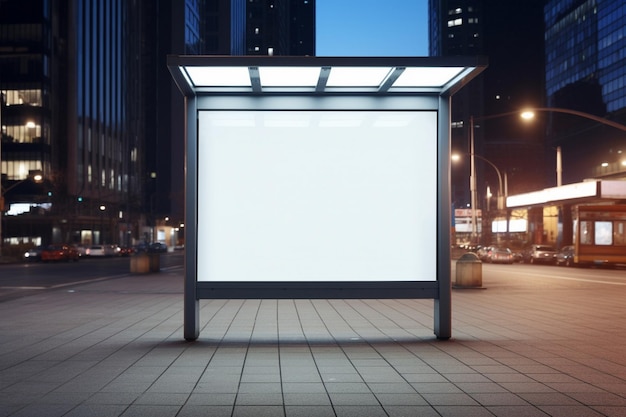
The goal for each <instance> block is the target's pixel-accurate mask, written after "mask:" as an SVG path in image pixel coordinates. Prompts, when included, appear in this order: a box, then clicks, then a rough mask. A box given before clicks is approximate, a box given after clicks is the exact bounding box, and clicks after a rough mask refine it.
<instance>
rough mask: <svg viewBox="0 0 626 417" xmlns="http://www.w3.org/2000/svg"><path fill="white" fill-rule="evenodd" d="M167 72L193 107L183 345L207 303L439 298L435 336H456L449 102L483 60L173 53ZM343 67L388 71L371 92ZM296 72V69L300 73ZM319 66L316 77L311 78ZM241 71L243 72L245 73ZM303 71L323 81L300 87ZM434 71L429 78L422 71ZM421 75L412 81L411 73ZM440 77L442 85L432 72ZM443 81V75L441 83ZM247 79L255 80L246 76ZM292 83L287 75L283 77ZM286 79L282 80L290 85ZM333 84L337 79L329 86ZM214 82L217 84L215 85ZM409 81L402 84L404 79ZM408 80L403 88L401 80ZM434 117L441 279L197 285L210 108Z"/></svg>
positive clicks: (188, 126) (189, 111)
mask: <svg viewBox="0 0 626 417" xmlns="http://www.w3.org/2000/svg"><path fill="white" fill-rule="evenodd" d="M168 67H169V69H170V72H171V74H172V77H173V78H174V81H175V82H176V84H177V86H178V88H179V89H180V91H181V92H182V93H183V95H184V98H185V100H184V103H185V109H184V110H185V117H186V122H185V235H186V241H185V286H184V338H185V339H186V340H195V339H197V338H198V337H199V334H200V313H199V311H200V306H199V301H200V300H201V299H317V298H322V299H331V298H334V299H355V298H359V299H383V298H416V299H418V298H419V299H433V300H434V314H433V319H434V334H435V335H436V337H437V338H439V339H448V338H450V337H451V335H452V329H451V327H452V326H451V315H452V313H451V311H452V306H451V277H450V218H451V213H450V207H451V205H450V100H451V96H452V94H453V93H454V92H455V91H457V90H458V89H460V88H461V87H462V86H463V85H465V84H466V83H467V82H469V81H470V80H471V79H473V78H474V77H475V76H476V75H478V74H479V73H480V72H481V71H482V70H483V69H484V68H485V67H486V60H485V59H483V58H471V57H470V58H468V57H462V58H459V57H454V58H426V57H400V58H394V57H380V58H377V57H367V58H364V57H356V58H339V57H337V58H330V57H328V58H323V57H267V56H262V57H259V56H236V57H235V56H169V57H168ZM265 68H271V69H272V70H273V71H280V70H282V69H284V70H285V71H287V73H288V72H289V71H293V73H294V74H295V76H294V78H293V80H295V82H294V81H289V82H288V83H286V85H277V84H273V85H265V84H264V79H263V69H265ZM335 68H340V69H341V70H343V71H344V72H345V71H347V72H348V73H349V72H350V71H353V72H354V73H355V76H356V75H358V73H359V72H360V71H361V72H363V73H367V71H366V70H367V69H369V68H376V69H380V68H385V69H387V68H388V71H383V72H385V74H386V75H385V77H384V78H382V79H381V80H378V81H375V82H372V83H371V84H370V83H369V81H367V80H366V81H363V83H362V85H336V84H332V82H331V81H332V78H330V77H329V74H332V72H333V70H334V69H335ZM203 69H207V71H208V72H210V71H217V70H225V71H226V72H225V73H226V74H234V73H237V72H239V73H241V74H243V79H242V80H240V81H232V82H231V81H225V80H224V79H222V78H220V79H216V78H215V76H214V77H213V78H211V77H210V76H206V77H205V76H204V74H202V71H203ZM294 69H295V71H294ZM311 69H313V71H310V70H311ZM239 70H242V71H239ZM304 70H307V72H308V73H311V72H313V74H314V75H317V74H319V76H318V78H317V79H314V80H313V81H312V82H311V81H308V82H307V83H303V84H302V85H300V84H298V76H299V74H300V75H301V74H303V73H304ZM422 70H425V72H420V71H422ZM403 74H406V75H407V77H408V75H415V77H414V78H412V79H409V80H407V77H405V78H404V79H403V78H402V75H403ZM429 74H430V75H433V74H434V75H437V76H438V78H436V80H435V81H433V82H431V81H430V80H427V76H428V75H429ZM442 74H443V78H442ZM246 77H249V78H248V79H246ZM282 79H284V77H283V78H282ZM282 79H281V80H282ZM329 79H330V80H331V81H329ZM207 80H208V81H207ZM402 80H403V81H402ZM401 81H402V82H401ZM219 110H240V111H251V110H254V111H258V110H265V111H279V110H296V111H297V110H302V111H307V110H321V111H336V110H342V111H344V110H349V111H364V112H365V111H379V110H389V111H433V112H436V114H437V138H433V140H434V139H436V140H437V209H436V213H437V219H436V221H437V226H436V234H437V236H436V242H433V244H436V253H437V256H436V258H437V259H436V260H434V262H436V271H437V272H436V274H437V276H436V278H435V280H433V281H410V282H397V281H396V282H394V281H382V280H381V281H380V282H379V281H373V282H328V281H320V282H317V281H316V282H296V281H293V282H247V281H246V282H211V281H198V256H199V254H198V233H197V225H198V218H199V216H201V215H202V214H201V213H198V193H199V189H198V182H199V181H198V135H199V131H198V129H199V123H198V115H199V112H201V111H219Z"/></svg>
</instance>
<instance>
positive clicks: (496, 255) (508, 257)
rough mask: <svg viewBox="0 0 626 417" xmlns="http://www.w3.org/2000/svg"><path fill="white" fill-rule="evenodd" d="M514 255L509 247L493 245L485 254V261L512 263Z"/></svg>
mask: <svg viewBox="0 0 626 417" xmlns="http://www.w3.org/2000/svg"><path fill="white" fill-rule="evenodd" d="M514 261H515V256H514V255H513V252H511V250H510V249H509V248H502V247H497V246H493V247H491V250H490V251H489V253H488V255H487V262H491V263H494V264H496V263H498V264H512V263H513V262H514Z"/></svg>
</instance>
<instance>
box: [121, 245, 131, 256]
mask: <svg viewBox="0 0 626 417" xmlns="http://www.w3.org/2000/svg"><path fill="white" fill-rule="evenodd" d="M133 253H135V248H133V247H131V246H121V247H120V253H119V255H120V256H130V255H132V254H133Z"/></svg>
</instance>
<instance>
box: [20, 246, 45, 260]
mask: <svg viewBox="0 0 626 417" xmlns="http://www.w3.org/2000/svg"><path fill="white" fill-rule="evenodd" d="M42 251H43V246H35V247H34V248H31V249H28V250H27V251H26V252H24V261H25V262H39V261H41V252H42Z"/></svg>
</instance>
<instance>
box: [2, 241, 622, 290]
mask: <svg viewBox="0 0 626 417" xmlns="http://www.w3.org/2000/svg"><path fill="white" fill-rule="evenodd" d="M160 263H161V269H162V270H176V269H180V270H182V267H183V252H182V251H177V252H169V253H166V254H162V255H161V262H160ZM455 265H456V261H454V260H453V261H452V275H451V277H452V282H453V283H454V280H455V273H456V269H455ZM482 268H483V275H487V274H489V275H498V276H501V277H502V278H506V279H507V280H506V281H496V282H490V283H485V284H484V287H485V288H494V287H495V286H498V285H509V283H510V282H511V280H514V281H515V282H516V286H517V288H519V287H520V286H521V287H524V286H526V285H528V286H533V287H536V286H537V285H539V286H545V287H554V286H558V285H560V284H562V283H564V282H565V281H567V282H569V283H570V284H575V285H576V286H578V287H580V288H581V289H585V288H591V287H592V286H593V285H595V284H609V285H620V286H624V285H626V274H624V269H608V268H566V267H557V266H552V265H528V264H513V265H500V264H489V263H483V264H482ZM129 273H130V258H128V257H114V258H82V259H81V260H80V261H79V262H69V263H66V262H59V263H42V262H31V263H19V264H7V265H0V301H5V300H8V299H13V298H17V297H22V296H25V295H30V294H32V293H34V292H36V291H45V290H52V289H58V288H63V287H69V286H74V285H77V284H82V283H93V282H97V281H101V280H106V279H114V278H120V277H123V276H126V275H128V274H129Z"/></svg>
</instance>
